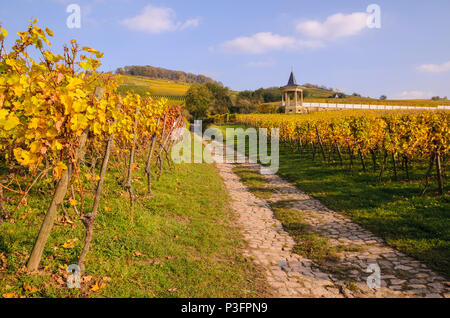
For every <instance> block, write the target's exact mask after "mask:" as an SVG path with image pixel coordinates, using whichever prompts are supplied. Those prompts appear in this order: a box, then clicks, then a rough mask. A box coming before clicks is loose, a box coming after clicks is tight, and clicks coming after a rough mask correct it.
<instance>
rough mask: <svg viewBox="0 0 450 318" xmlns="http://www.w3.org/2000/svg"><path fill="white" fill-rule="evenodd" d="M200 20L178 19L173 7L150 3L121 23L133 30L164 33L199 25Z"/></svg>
mask: <svg viewBox="0 0 450 318" xmlns="http://www.w3.org/2000/svg"><path fill="white" fill-rule="evenodd" d="M199 22H200V20H199V19H198V18H197V19H190V20H187V21H186V22H184V23H183V22H180V21H177V20H176V13H175V11H174V10H173V9H171V8H164V7H155V6H152V5H148V6H146V7H145V8H144V10H143V11H142V13H140V14H139V15H137V16H135V17H133V18H128V19H125V20H123V21H121V23H122V24H123V25H125V26H126V27H128V28H129V29H131V30H135V31H143V32H149V33H162V32H170V31H177V30H184V29H187V28H193V27H197V26H198V25H199Z"/></svg>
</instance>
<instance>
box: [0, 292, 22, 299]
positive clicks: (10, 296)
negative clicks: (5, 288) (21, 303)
mask: <svg viewBox="0 0 450 318" xmlns="http://www.w3.org/2000/svg"><path fill="white" fill-rule="evenodd" d="M2 297H3V298H18V296H17V293H16V292H12V293H7V294H3V295H2Z"/></svg>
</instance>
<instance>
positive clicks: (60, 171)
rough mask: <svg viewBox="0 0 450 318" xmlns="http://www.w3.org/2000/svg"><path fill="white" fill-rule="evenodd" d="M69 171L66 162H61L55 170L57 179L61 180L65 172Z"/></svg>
mask: <svg viewBox="0 0 450 318" xmlns="http://www.w3.org/2000/svg"><path fill="white" fill-rule="evenodd" d="M66 170H67V166H66V164H65V163H64V162H62V161H60V162H58V163H57V164H56V167H55V168H54V169H53V172H54V174H55V177H56V178H57V179H60V178H61V177H62V175H63V172H64V171H66Z"/></svg>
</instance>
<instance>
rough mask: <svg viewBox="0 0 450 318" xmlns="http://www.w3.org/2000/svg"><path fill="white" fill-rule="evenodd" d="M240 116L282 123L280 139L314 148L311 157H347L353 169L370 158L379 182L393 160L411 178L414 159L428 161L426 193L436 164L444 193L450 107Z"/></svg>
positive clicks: (268, 124) (254, 122)
mask: <svg viewBox="0 0 450 318" xmlns="http://www.w3.org/2000/svg"><path fill="white" fill-rule="evenodd" d="M236 120H237V121H238V122H240V123H243V124H246V125H250V126H254V127H261V128H269V129H270V128H279V133H280V141H281V142H284V143H287V144H289V145H290V146H291V148H292V150H297V151H299V152H300V154H302V152H303V151H305V150H307V149H311V151H312V158H313V160H315V159H316V157H317V155H319V156H321V158H322V159H323V161H328V162H331V156H332V155H334V156H335V157H337V158H338V161H339V164H340V165H341V166H343V165H344V156H347V158H348V159H349V162H350V164H349V165H350V168H352V167H353V164H354V161H355V160H360V161H361V165H362V167H363V170H364V171H367V169H368V168H367V163H366V160H367V158H371V159H372V163H373V168H374V170H376V169H377V168H379V177H378V179H379V182H380V181H381V179H382V176H383V173H385V171H386V168H387V165H388V163H389V161H390V162H391V163H392V169H393V172H394V178H395V179H398V170H399V162H400V161H401V163H402V166H403V167H404V169H405V171H406V174H407V178H408V179H409V176H410V169H411V164H412V163H413V162H422V163H424V162H427V163H429V165H428V170H427V173H426V175H425V179H426V187H425V189H424V191H423V193H425V191H426V189H427V187H428V179H429V178H430V176H431V173H432V170H433V168H434V167H435V168H436V175H437V182H438V185H439V191H440V193H441V194H443V193H444V171H443V170H444V167H445V163H446V161H447V158H448V154H449V150H450V125H449V124H450V113H448V112H417V111H412V112H411V111H410V112H405V111H396V112H392V111H391V112H383V111H358V110H357V111H340V112H317V113H313V114H309V115H278V114H277V115H255V114H252V115H236ZM380 157H381V158H382V159H381V162H378V161H379V158H380ZM357 158H358V159H357Z"/></svg>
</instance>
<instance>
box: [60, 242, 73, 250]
mask: <svg viewBox="0 0 450 318" xmlns="http://www.w3.org/2000/svg"><path fill="white" fill-rule="evenodd" d="M61 247H62V248H65V249H66V250H70V249H72V248H74V247H75V244H74V243H73V242H70V241H67V242H66V243H64V244H63V245H61Z"/></svg>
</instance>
